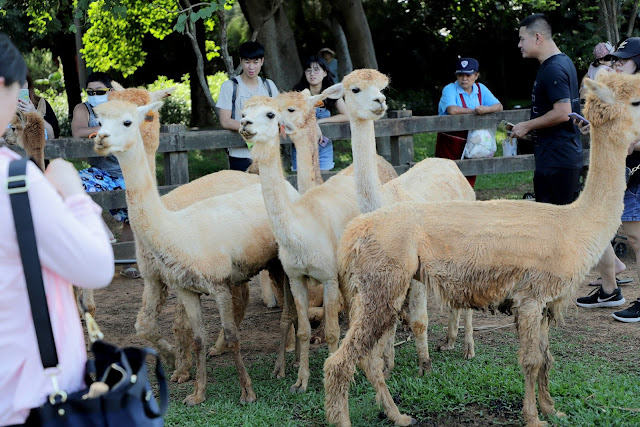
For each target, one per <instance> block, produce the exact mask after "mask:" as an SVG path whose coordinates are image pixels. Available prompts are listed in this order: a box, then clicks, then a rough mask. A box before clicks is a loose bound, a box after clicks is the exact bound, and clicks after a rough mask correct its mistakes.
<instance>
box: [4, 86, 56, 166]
mask: <svg viewBox="0 0 640 427" xmlns="http://www.w3.org/2000/svg"><path fill="white" fill-rule="evenodd" d="M46 110H47V103H46V101H45V100H44V98H40V102H38V108H37V110H36V111H34V112H33V113H24V112H22V111H19V110H18V112H17V113H16V115H15V116H14V117H13V120H11V123H10V125H9V129H7V131H6V133H5V134H4V140H5V141H6V143H7V145H17V146H18V147H20V148H22V149H23V150H24V151H25V153H27V157H30V158H32V159H33V161H34V163H35V164H36V165H38V167H39V168H40V170H42V171H44V145H45V143H46V139H45V138H44V115H45V113H46ZM51 137H53V135H51Z"/></svg>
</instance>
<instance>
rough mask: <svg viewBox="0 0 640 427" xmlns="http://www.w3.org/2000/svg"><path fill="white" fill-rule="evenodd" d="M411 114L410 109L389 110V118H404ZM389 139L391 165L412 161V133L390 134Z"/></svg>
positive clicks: (405, 163) (406, 163) (402, 164)
mask: <svg viewBox="0 0 640 427" xmlns="http://www.w3.org/2000/svg"><path fill="white" fill-rule="evenodd" d="M412 115H413V114H412V111H411V110H392V111H389V118H390V119H404V118H407V117H411V116H412ZM389 139H390V148H391V164H392V165H394V166H397V165H400V166H404V165H408V164H409V163H411V162H413V135H398V136H392V137H390V138H389Z"/></svg>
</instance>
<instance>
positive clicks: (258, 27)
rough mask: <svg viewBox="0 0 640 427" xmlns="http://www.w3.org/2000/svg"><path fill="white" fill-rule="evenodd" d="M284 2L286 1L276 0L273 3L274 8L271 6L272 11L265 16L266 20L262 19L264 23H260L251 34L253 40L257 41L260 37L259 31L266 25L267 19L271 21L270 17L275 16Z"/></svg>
mask: <svg viewBox="0 0 640 427" xmlns="http://www.w3.org/2000/svg"><path fill="white" fill-rule="evenodd" d="M282 3H284V0H276V4H274V5H273V8H271V12H269V14H268V15H267V16H266V17H265V18H264V21H262V24H260V25H259V26H257V27H256V28H255V29H254V30H253V33H252V34H251V41H252V42H254V41H256V39H257V38H258V33H259V32H260V30H261V29H262V27H264V24H266V23H267V21H269V19H271V18H273V15H275V14H276V12H277V11H278V9H279V8H280V6H282Z"/></svg>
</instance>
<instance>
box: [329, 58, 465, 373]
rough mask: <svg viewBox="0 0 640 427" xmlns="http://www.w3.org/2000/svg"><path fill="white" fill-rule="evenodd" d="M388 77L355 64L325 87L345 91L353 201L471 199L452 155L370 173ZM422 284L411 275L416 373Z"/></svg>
mask: <svg viewBox="0 0 640 427" xmlns="http://www.w3.org/2000/svg"><path fill="white" fill-rule="evenodd" d="M388 84H389V79H388V78H387V76H385V75H384V74H382V73H380V72H378V71H376V70H367V69H362V70H356V71H353V72H351V73H350V74H348V75H347V76H346V77H345V78H344V79H343V81H342V82H341V83H338V84H336V85H334V86H331V87H329V88H327V89H326V90H325V91H324V92H323V95H324V96H327V97H331V98H334V99H337V98H340V97H342V96H343V95H344V100H345V105H346V107H347V111H348V112H349V119H350V126H351V135H352V137H351V146H352V148H353V166H354V169H355V176H356V183H357V188H358V206H359V207H360V210H361V211H362V212H363V213H367V212H372V211H374V210H376V209H379V208H380V207H381V206H383V205H388V204H391V203H394V202H400V201H421V202H432V201H444V200H470V201H474V200H475V198H476V197H475V193H474V191H473V188H471V186H470V185H469V182H468V181H467V179H466V178H465V177H464V175H463V174H462V173H461V172H460V169H458V166H457V165H456V164H455V162H453V161H452V160H448V159H439V158H428V159H424V160H422V161H421V162H419V163H418V164H416V165H415V166H413V167H412V168H411V169H409V170H408V171H407V172H405V173H404V174H402V175H401V176H399V177H398V178H396V179H393V180H391V181H389V182H387V183H383V182H381V181H380V179H379V178H378V176H377V174H375V173H372V171H373V170H374V169H373V165H374V162H375V158H376V150H375V138H374V126H373V121H374V120H377V119H379V118H380V117H382V116H383V115H384V113H385V112H386V110H387V105H386V102H385V101H386V97H385V96H384V95H383V94H382V90H384V89H385V88H386V87H387V85H388ZM426 297H427V295H426V289H425V285H424V284H422V283H419V282H417V281H414V282H413V284H412V287H411V296H410V298H409V301H411V302H410V305H411V308H412V310H410V311H409V321H410V325H411V327H412V330H413V332H414V335H415V337H416V348H417V351H418V359H419V363H418V367H419V375H423V374H425V373H426V372H429V371H430V370H431V359H430V356H429V348H428V344H427V327H428V322H429V321H428V316H427V307H426V302H427V301H426ZM459 317H460V313H459V310H458V309H457V308H455V307H454V308H453V309H452V311H451V316H450V318H449V324H448V329H447V336H446V337H445V339H444V340H443V342H442V344H441V346H440V349H441V350H450V349H453V347H454V343H455V340H456V336H457V334H458V320H459ZM471 319H472V312H471V310H465V334H464V342H465V343H464V358H465V359H471V358H473V357H474V356H475V350H474V342H473V326H472V320H471ZM394 336H395V329H394V331H393V332H392V333H391V334H390V340H389V341H388V345H387V348H386V350H385V376H387V377H388V376H389V374H390V371H391V369H392V367H393V337H394Z"/></svg>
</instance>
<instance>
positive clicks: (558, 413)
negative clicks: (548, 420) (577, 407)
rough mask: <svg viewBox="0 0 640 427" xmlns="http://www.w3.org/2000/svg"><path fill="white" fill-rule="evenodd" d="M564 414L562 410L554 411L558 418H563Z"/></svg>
mask: <svg viewBox="0 0 640 427" xmlns="http://www.w3.org/2000/svg"><path fill="white" fill-rule="evenodd" d="M566 416H567V414H565V413H564V412H562V411H558V412H556V417H558V418H565V417H566Z"/></svg>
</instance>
